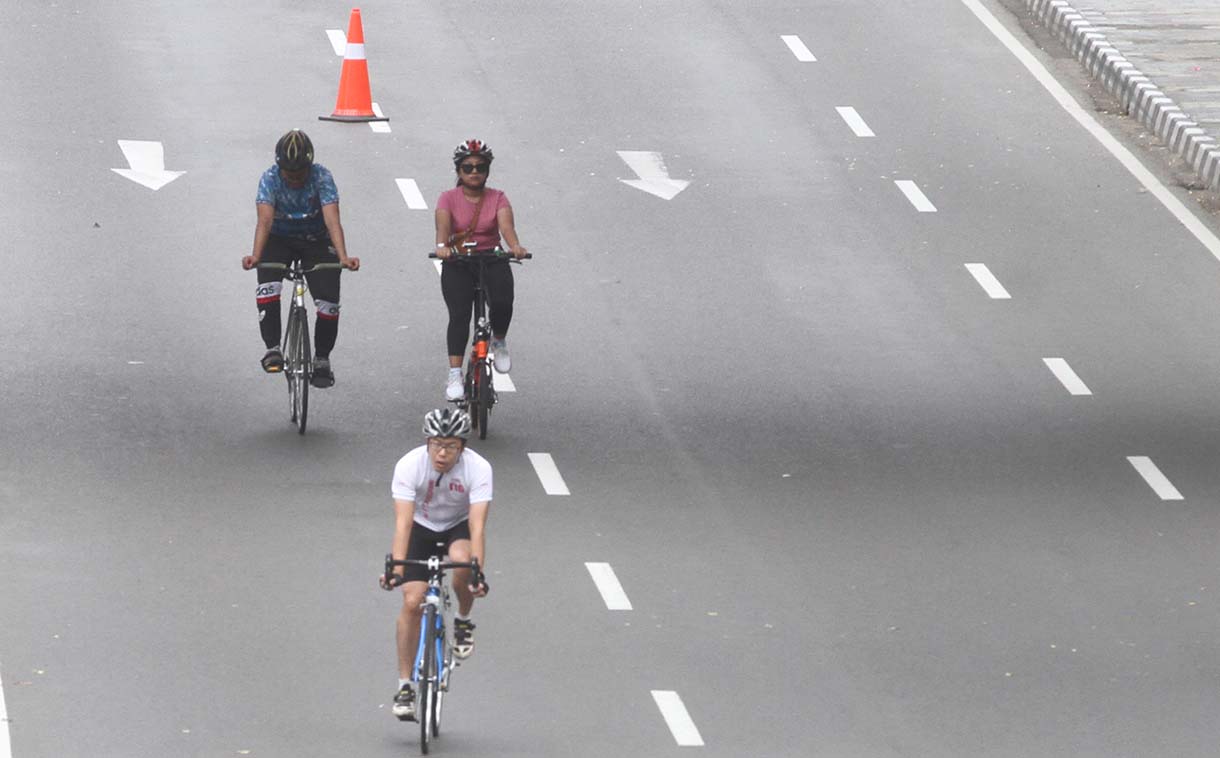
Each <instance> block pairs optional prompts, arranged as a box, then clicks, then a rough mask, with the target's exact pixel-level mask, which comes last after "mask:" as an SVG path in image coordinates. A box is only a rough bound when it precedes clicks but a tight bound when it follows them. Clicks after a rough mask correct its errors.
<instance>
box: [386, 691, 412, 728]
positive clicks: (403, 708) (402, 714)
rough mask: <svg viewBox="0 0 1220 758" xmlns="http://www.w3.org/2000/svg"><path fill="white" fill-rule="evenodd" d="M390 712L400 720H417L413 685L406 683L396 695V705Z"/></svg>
mask: <svg viewBox="0 0 1220 758" xmlns="http://www.w3.org/2000/svg"><path fill="white" fill-rule="evenodd" d="M390 712H391V713H393V714H394V717H395V718H397V719H398V720H399V721H414V720H415V691H414V690H412V689H411V685H409V684H404V685H403V686H402V688H401V689H400V690H398V693H397V694H396V695H394V705H393V707H392V708H391V709H390Z"/></svg>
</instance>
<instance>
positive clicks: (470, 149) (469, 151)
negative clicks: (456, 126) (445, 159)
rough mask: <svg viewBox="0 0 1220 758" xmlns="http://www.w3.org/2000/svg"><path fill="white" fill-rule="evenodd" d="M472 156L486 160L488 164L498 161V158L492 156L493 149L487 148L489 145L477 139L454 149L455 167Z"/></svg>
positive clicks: (469, 140) (467, 141)
mask: <svg viewBox="0 0 1220 758" xmlns="http://www.w3.org/2000/svg"><path fill="white" fill-rule="evenodd" d="M472 155H477V156H479V157H480V158H486V159H487V162H488V163H491V162H492V161H493V160H495V159H496V156H494V155H492V154H491V148H490V147H488V146H487V143H485V142H480V141H479V140H477V139H468V140H466V141H465V142H463V143H462V144H460V145H458V146H457V147H455V148H454V149H453V165H455V166H456V165H457V164H459V163H461V162H462V161H464V160H465V159H467V158H469V157H470V156H472Z"/></svg>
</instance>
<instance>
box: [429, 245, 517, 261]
mask: <svg viewBox="0 0 1220 758" xmlns="http://www.w3.org/2000/svg"><path fill="white" fill-rule="evenodd" d="M428 257H429V258H440V256H439V255H437V254H436V253H428ZM525 257H526V258H533V257H534V254H533V253H526V254H525ZM506 258H507V259H508V261H509V263H513V262H516V261H517V260H518V259H517V258H515V257H514V256H513V254H512V253H510V252H509V251H507V250H504V249H502V248H499V247H496V248H492V249H491V250H471V251H470V252H468V253H458V254H457V255H450V256H449V257H448V258H442V259H441V260H450V261H454V260H457V261H464V260H476V261H478V260H484V261H493V260H494V261H498V260H503V259H506Z"/></svg>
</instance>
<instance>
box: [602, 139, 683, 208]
mask: <svg viewBox="0 0 1220 758" xmlns="http://www.w3.org/2000/svg"><path fill="white" fill-rule="evenodd" d="M617 152H618V157H620V158H622V159H623V161H624V162H625V163H626V164H627V165H628V166H629V167H630V168H631V170H632V171H634V172H635V175H636V176H638V177H639V179H619V181H620V182H622V183H623V184H627V185H630V186H632V187H635V188H636V189H642V190H644V191H645V192H647V193H649V194H651V195H656V196H657V197H659V198H663V199H665V200H673V199H674V198H675V197H677V195H678V193H679V192H681V191H682V190H684V189H686V187H687V185H689V184H690V182H688V181H685V180H683V179H670V178H669V169H667V168H665V159H664V158H662V157H661V154H660V153H650V152H648V151H646V150H618V151H617Z"/></svg>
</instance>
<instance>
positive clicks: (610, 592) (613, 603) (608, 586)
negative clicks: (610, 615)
mask: <svg viewBox="0 0 1220 758" xmlns="http://www.w3.org/2000/svg"><path fill="white" fill-rule="evenodd" d="M585 568H587V569H589V576H591V577H593V583H594V584H596V585H597V591H598V592H600V593H602V600H604V601H605V602H606V608H607V609H608V610H611V611H629V610H631V601H630V600H628V599H627V593H626V592H623V585H621V584H619V581H618V577H617V576H615V574H614V569H612V568H610V564H609V563H586V564H585Z"/></svg>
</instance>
